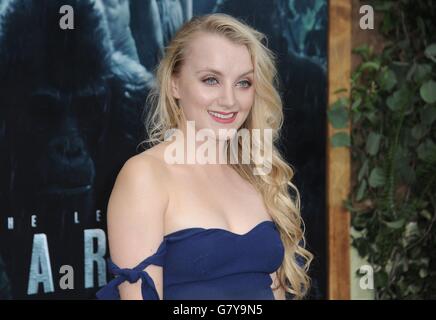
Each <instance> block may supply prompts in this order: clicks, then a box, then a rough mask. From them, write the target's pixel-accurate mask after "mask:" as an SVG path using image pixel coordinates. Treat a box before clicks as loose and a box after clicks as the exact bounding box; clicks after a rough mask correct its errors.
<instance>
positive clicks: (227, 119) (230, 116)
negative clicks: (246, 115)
mask: <svg viewBox="0 0 436 320" xmlns="http://www.w3.org/2000/svg"><path fill="white" fill-rule="evenodd" d="M207 113H209V115H210V116H211V118H212V119H213V120H215V121H216V122H219V123H232V122H233V121H235V119H236V116H237V115H238V113H237V112H218V111H210V110H208V111H207Z"/></svg>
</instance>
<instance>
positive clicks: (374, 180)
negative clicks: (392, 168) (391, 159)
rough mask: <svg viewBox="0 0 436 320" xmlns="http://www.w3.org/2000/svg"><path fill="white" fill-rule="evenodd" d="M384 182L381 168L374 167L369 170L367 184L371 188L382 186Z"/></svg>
mask: <svg viewBox="0 0 436 320" xmlns="http://www.w3.org/2000/svg"><path fill="white" fill-rule="evenodd" d="M385 180H386V178H385V174H384V172H383V169H382V168H380V167H375V168H373V169H372V170H371V173H370V174H369V181H368V182H369V185H370V186H371V187H372V188H377V187H381V186H383V185H384V184H385Z"/></svg>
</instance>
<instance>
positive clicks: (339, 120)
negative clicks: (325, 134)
mask: <svg viewBox="0 0 436 320" xmlns="http://www.w3.org/2000/svg"><path fill="white" fill-rule="evenodd" d="M344 104H345V102H344V101H343V100H341V99H340V100H338V101H336V102H335V103H334V104H333V105H332V107H331V108H330V110H328V112H327V116H328V118H329V120H330V123H331V124H332V126H333V128H335V129H343V128H346V127H347V125H348V110H347V109H346V107H345V106H344Z"/></svg>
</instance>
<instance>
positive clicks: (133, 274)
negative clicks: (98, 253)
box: [96, 245, 165, 300]
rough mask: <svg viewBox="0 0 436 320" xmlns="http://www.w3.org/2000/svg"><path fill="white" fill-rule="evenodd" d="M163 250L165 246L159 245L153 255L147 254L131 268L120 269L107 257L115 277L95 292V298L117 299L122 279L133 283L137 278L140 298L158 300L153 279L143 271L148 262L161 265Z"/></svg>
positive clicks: (110, 269)
mask: <svg viewBox="0 0 436 320" xmlns="http://www.w3.org/2000/svg"><path fill="white" fill-rule="evenodd" d="M164 251H165V248H164V246H163V245H161V246H160V247H159V249H158V250H157V252H156V253H155V254H154V255H152V256H149V257H148V258H147V259H145V260H144V261H142V262H141V263H140V264H139V265H137V266H136V267H134V268H132V269H130V268H123V269H122V268H120V267H118V266H117V265H116V264H115V263H114V262H113V261H112V260H111V259H110V258H109V259H108V260H107V261H108V267H109V271H110V272H111V273H112V274H114V275H115V276H116V277H115V278H114V279H112V280H111V281H110V282H109V283H108V284H106V285H105V286H104V287H102V288H101V289H100V290H99V291H98V292H97V294H96V296H97V298H98V299H102V300H119V299H120V293H119V290H118V286H119V285H120V284H121V283H123V282H124V281H128V282H129V283H135V282H137V281H138V280H139V279H141V280H142V284H141V293H142V299H144V300H159V294H158V292H157V290H156V286H155V285H154V281H153V279H152V278H151V277H150V275H149V274H148V273H147V272H146V271H144V269H145V268H146V267H147V266H149V265H150V264H154V265H158V266H163V254H164Z"/></svg>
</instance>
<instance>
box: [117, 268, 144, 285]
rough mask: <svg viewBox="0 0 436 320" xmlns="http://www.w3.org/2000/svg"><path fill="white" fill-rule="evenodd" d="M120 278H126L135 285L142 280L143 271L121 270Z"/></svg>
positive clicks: (119, 272)
mask: <svg viewBox="0 0 436 320" xmlns="http://www.w3.org/2000/svg"><path fill="white" fill-rule="evenodd" d="M117 273H118V274H119V275H120V276H122V277H124V278H125V279H126V280H127V281H129V282H130V283H135V282H136V281H138V280H139V278H141V275H142V271H141V270H133V269H120V270H118V272H117Z"/></svg>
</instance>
